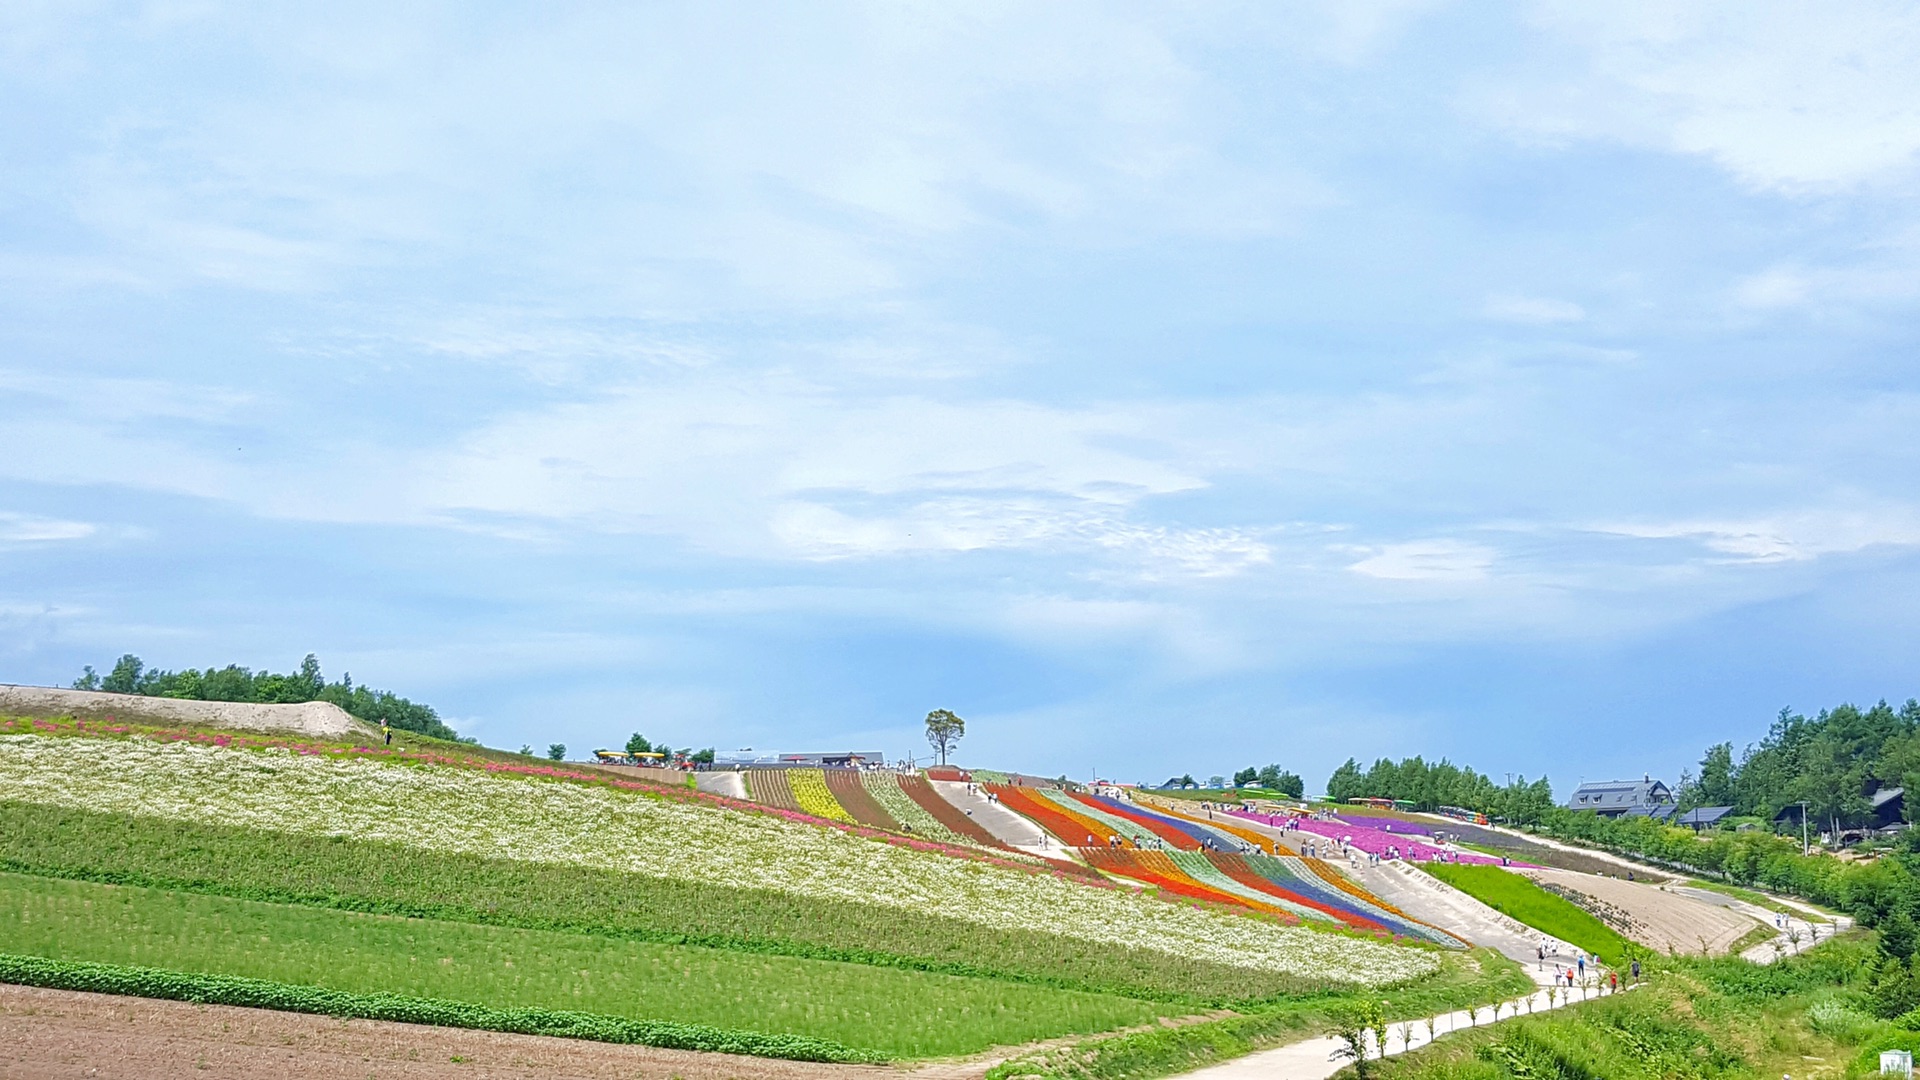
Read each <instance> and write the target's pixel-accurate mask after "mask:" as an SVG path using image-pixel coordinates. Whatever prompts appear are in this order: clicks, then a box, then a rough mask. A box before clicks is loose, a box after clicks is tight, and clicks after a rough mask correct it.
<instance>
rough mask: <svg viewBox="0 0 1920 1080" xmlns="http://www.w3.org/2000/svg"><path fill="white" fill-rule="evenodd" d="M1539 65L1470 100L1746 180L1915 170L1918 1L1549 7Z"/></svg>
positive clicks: (1827, 179)
mask: <svg viewBox="0 0 1920 1080" xmlns="http://www.w3.org/2000/svg"><path fill="white" fill-rule="evenodd" d="M1533 14H1534V20H1535V23H1536V25H1537V26H1538V27H1539V29H1540V30H1541V31H1542V32H1543V33H1544V34H1545V36H1546V38H1547V39H1548V42H1547V43H1546V44H1543V45H1542V46H1541V47H1539V48H1536V49H1535V50H1534V51H1533V56H1534V66H1533V67H1531V68H1529V69H1527V70H1526V71H1525V72H1524V73H1522V74H1519V75H1517V76H1508V77H1503V82H1501V83H1500V84H1497V85H1489V86H1483V87H1482V88H1481V89H1480V90H1479V91H1477V92H1475V93H1474V94H1473V95H1472V100H1473V101H1474V105H1475V108H1477V109H1478V110H1481V111H1483V112H1484V113H1486V114H1487V115H1491V116H1493V117H1496V118H1497V119H1498V120H1499V121H1500V122H1502V123H1504V124H1506V125H1509V126H1511V127H1512V128H1513V129H1515V130H1516V131H1520V132H1526V133H1530V134H1533V135H1538V136H1546V137H1550V138H1555V139H1607V140H1617V141H1621V142H1626V143H1629V144H1632V145H1638V146H1645V147H1650V148H1653V149H1658V150H1664V151H1670V152H1673V153H1678V154H1686V155H1691V156H1697V157H1700V158H1703V159H1705V160H1708V161H1711V162H1713V163H1714V164H1716V165H1717V166H1719V167H1721V168H1723V169H1725V170H1726V171H1727V172H1729V173H1730V174H1732V175H1733V176H1734V177H1736V178H1737V179H1738V180H1739V181H1740V182H1741V183H1743V184H1746V185H1748V186H1750V187H1752V188H1755V189H1759V190H1767V191H1779V192H1786V193H1796V194H1816V193H1837V192H1846V191H1851V190H1854V189H1856V188H1860V187H1862V186H1866V185H1878V184H1886V183H1894V182H1905V181H1907V180H1910V179H1911V177H1912V174H1913V170H1914V166H1915V162H1916V154H1917V153H1920V11H1917V10H1916V9H1915V8H1914V7H1913V6H1912V5H1911V4H1904V3H1892V2H1885V0H1882V2H1877V3H1876V2H1868V3H1855V4H1845V5H1822V6H1808V5H1805V4H1797V3H1790V2H1784V0H1772V2H1751V0H1728V2H1720V3H1703V4H1685V5H1675V4H1664V3H1656V2H1653V0H1637V2H1636V0H1621V2H1617V3H1609V4H1589V3H1572V2H1562V0H1556V2H1547V3H1541V4H1538V5H1537V6H1536V7H1535V8H1534V9H1533Z"/></svg>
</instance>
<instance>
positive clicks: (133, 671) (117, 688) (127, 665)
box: [100, 653, 146, 694]
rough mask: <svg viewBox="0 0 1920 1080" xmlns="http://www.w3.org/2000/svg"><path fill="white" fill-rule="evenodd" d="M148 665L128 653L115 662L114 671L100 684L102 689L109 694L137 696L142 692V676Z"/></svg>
mask: <svg viewBox="0 0 1920 1080" xmlns="http://www.w3.org/2000/svg"><path fill="white" fill-rule="evenodd" d="M145 667H146V665H145V664H143V663H141V662H140V658H139V657H137V656H135V655H133V654H132V653H127V654H126V655H125V656H122V657H121V658H120V659H119V660H116V661H114V664H113V671H111V672H110V673H108V675H107V677H106V678H105V679H102V680H101V682H100V689H102V690H105V691H106V692H107V693H109V694H137V693H139V692H140V675H141V673H142V669H143V668H145Z"/></svg>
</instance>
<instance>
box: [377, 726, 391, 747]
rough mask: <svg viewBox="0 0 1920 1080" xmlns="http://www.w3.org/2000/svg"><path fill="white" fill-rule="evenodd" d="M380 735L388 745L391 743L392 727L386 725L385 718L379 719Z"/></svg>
mask: <svg viewBox="0 0 1920 1080" xmlns="http://www.w3.org/2000/svg"><path fill="white" fill-rule="evenodd" d="M380 737H381V738H383V739H385V740H386V741H387V745H388V746H392V745H393V729H392V728H390V727H388V726H387V722H386V721H385V720H382V721H380Z"/></svg>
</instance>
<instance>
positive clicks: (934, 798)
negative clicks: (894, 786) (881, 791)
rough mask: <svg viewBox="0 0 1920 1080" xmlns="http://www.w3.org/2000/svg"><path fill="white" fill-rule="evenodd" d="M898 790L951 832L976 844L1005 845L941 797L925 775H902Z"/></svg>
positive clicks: (964, 812) (1001, 846) (998, 846)
mask: <svg viewBox="0 0 1920 1080" xmlns="http://www.w3.org/2000/svg"><path fill="white" fill-rule="evenodd" d="M900 790H901V791H903V792H906V795H907V798H909V799H912V800H913V801H914V802H916V803H919V804H920V808H921V809H923V810H925V811H926V812H927V813H929V814H932V815H933V816H934V817H935V818H937V819H939V821H940V824H942V825H945V826H946V827H947V828H948V829H949V830H951V831H952V832H954V833H956V834H958V835H960V836H963V837H966V838H967V839H968V840H971V841H973V842H974V843H976V844H984V845H986V846H987V847H992V848H1004V847H1006V845H1005V844H1002V843H1001V842H1000V838H999V837H997V836H995V835H993V833H991V832H988V831H987V827H986V826H985V825H982V824H980V823H979V822H977V821H975V820H973V819H972V818H971V817H968V816H967V814H966V811H964V810H961V809H960V808H959V807H957V806H955V805H953V804H952V803H950V802H948V801H947V800H945V799H943V798H941V797H940V793H939V792H937V791H935V790H933V785H932V784H929V783H927V778H926V777H924V776H902V777H901V778H900Z"/></svg>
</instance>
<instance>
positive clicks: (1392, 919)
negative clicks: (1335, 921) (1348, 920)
mask: <svg viewBox="0 0 1920 1080" xmlns="http://www.w3.org/2000/svg"><path fill="white" fill-rule="evenodd" d="M1247 865H1248V869H1250V870H1252V871H1253V872H1255V873H1257V874H1259V875H1261V876H1263V877H1267V878H1270V879H1272V880H1273V881H1274V882H1275V883H1276V884H1278V885H1279V886H1280V887H1281V888H1285V889H1291V890H1294V891H1297V892H1301V893H1314V894H1317V895H1318V896H1319V897H1321V898H1322V900H1323V901H1324V902H1326V903H1327V904H1329V905H1331V906H1337V907H1340V908H1342V909H1344V910H1347V911H1352V912H1354V913H1355V914H1358V915H1359V916H1361V917H1363V918H1366V919H1369V920H1371V921H1373V922H1376V923H1379V924H1381V925H1383V926H1385V927H1387V928H1388V929H1390V930H1393V931H1394V932H1395V933H1398V934H1402V935H1405V936H1408V937H1416V938H1423V939H1425V940H1427V941H1431V942H1434V943H1436V944H1439V945H1445V946H1448V947H1449V948H1452V947H1454V946H1457V945H1459V944H1460V941H1459V939H1457V938H1455V937H1453V936H1452V935H1450V934H1447V933H1446V932H1444V931H1442V930H1438V929H1436V928H1434V927H1432V926H1429V925H1427V924H1426V923H1423V922H1421V921H1420V920H1418V919H1415V918H1412V917H1410V916H1408V915H1407V914H1406V913H1405V912H1402V911H1401V910H1399V909H1398V908H1395V907H1393V906H1392V905H1390V904H1388V903H1386V902H1385V901H1383V900H1381V899H1380V898H1379V897H1377V896H1374V895H1373V894H1372V893H1370V892H1367V891H1366V890H1365V889H1364V888H1361V887H1360V886H1359V885H1357V884H1355V883H1354V882H1352V881H1350V880H1348V879H1347V877H1346V875H1344V874H1342V873H1340V871H1339V869H1338V868H1337V867H1335V866H1332V865H1331V864H1329V863H1327V862H1325V861H1324V860H1320V859H1303V858H1299V857H1297V856H1285V857H1282V858H1278V859H1272V858H1261V859H1249V860H1247Z"/></svg>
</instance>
